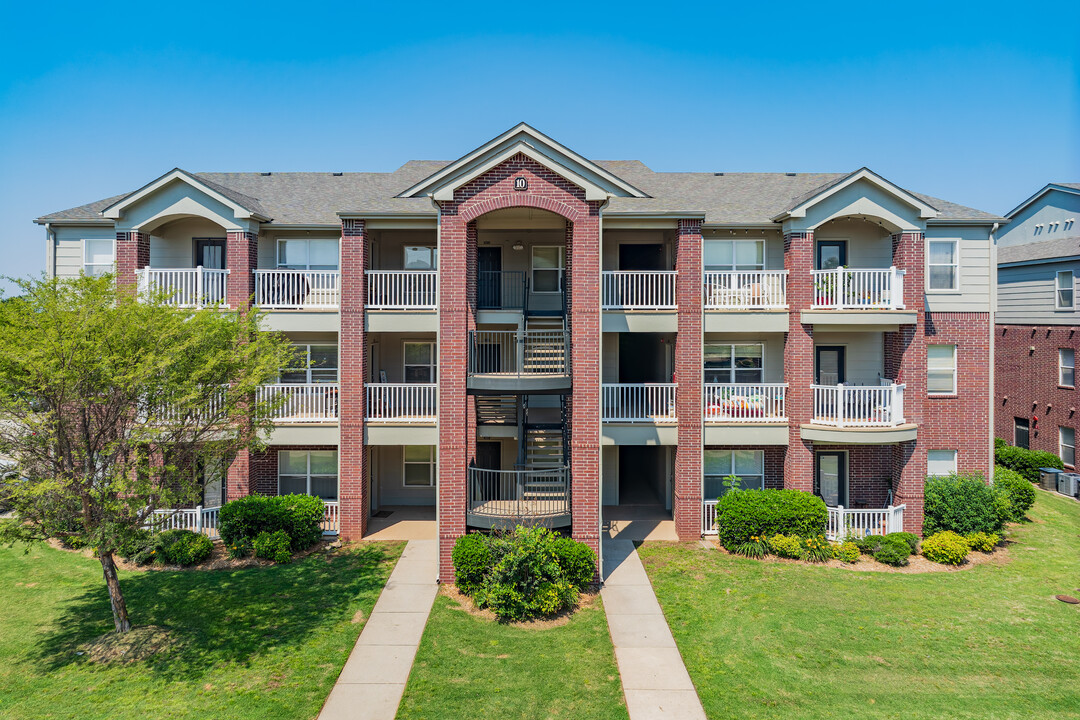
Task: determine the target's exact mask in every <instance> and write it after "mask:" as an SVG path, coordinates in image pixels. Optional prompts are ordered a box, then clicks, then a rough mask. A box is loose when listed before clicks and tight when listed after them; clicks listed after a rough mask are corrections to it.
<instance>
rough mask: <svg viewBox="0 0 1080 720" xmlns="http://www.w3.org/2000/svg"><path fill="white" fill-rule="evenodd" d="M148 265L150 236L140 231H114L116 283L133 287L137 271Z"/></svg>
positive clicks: (136, 279) (136, 278)
mask: <svg viewBox="0 0 1080 720" xmlns="http://www.w3.org/2000/svg"><path fill="white" fill-rule="evenodd" d="M149 266H150V236H149V235H148V234H147V233H141V232H118V233H116V283H117V285H119V286H120V287H131V288H134V287H135V285H136V283H137V281H138V271H139V270H142V269H143V268H145V267H149Z"/></svg>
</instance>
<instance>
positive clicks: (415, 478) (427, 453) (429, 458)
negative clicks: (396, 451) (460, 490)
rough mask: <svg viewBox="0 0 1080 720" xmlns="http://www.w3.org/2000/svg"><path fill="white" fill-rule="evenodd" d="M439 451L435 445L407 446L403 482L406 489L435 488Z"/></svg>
mask: <svg viewBox="0 0 1080 720" xmlns="http://www.w3.org/2000/svg"><path fill="white" fill-rule="evenodd" d="M437 458H438V451H437V450H436V447H435V446H434V445H406V446H405V463H404V464H405V468H404V471H403V473H402V482H403V484H404V485H405V487H435V467H436V460H437Z"/></svg>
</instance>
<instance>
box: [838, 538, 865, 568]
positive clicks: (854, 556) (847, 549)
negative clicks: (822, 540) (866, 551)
mask: <svg viewBox="0 0 1080 720" xmlns="http://www.w3.org/2000/svg"><path fill="white" fill-rule="evenodd" d="M834 554H835V555H836V559H837V560H840V561H842V562H846V563H855V562H858V561H859V555H860V552H859V546H858V545H856V544H855V543H853V542H850V541H848V542H845V543H841V544H840V545H837V546H836V547H835V553H834Z"/></svg>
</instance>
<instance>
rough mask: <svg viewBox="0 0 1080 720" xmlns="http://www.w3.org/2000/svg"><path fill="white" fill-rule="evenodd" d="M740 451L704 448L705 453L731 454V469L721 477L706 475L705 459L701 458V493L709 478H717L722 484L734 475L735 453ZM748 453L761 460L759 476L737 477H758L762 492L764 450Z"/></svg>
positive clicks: (746, 475) (763, 484) (711, 474)
mask: <svg viewBox="0 0 1080 720" xmlns="http://www.w3.org/2000/svg"><path fill="white" fill-rule="evenodd" d="M741 450H743V449H742V448H740V449H739V450H736V449H733V448H705V450H704V452H707V453H708V452H728V453H731V456H730V457H731V467H730V470H729V472H726V473H723V474H722V475H717V474H715V473H708V474H706V473H705V472H704V469H705V458H704V457H702V462H701V467H702V474H701V488H702V491H703V492H704V489H705V482H706V481H707V480H708V479H709V478H719V479H720V480H721V482H722V481H723V479H724V478H726V477H727V476H728V475H734V474H735V453H736V452H738V451H741ZM750 452H752V453H755V454H756V456H757V457H758V458H760V459H761V474H760V475H756V474H755V475H751V474H749V473H744V474H743V475H740V476H739V477H760V478H761V489H762V490H764V489H765V451H764V450H753V449H751V450H750ZM744 489H751V490H754V489H757V488H744ZM706 499H712V498H706Z"/></svg>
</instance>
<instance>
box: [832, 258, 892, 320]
mask: <svg viewBox="0 0 1080 720" xmlns="http://www.w3.org/2000/svg"><path fill="white" fill-rule="evenodd" d="M814 307H815V308H825V309H831V310H901V309H903V307H904V271H903V270H900V269H899V268H896V267H891V268H887V269H884V270H861V269H852V268H845V267H840V268H835V269H832V270H814Z"/></svg>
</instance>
